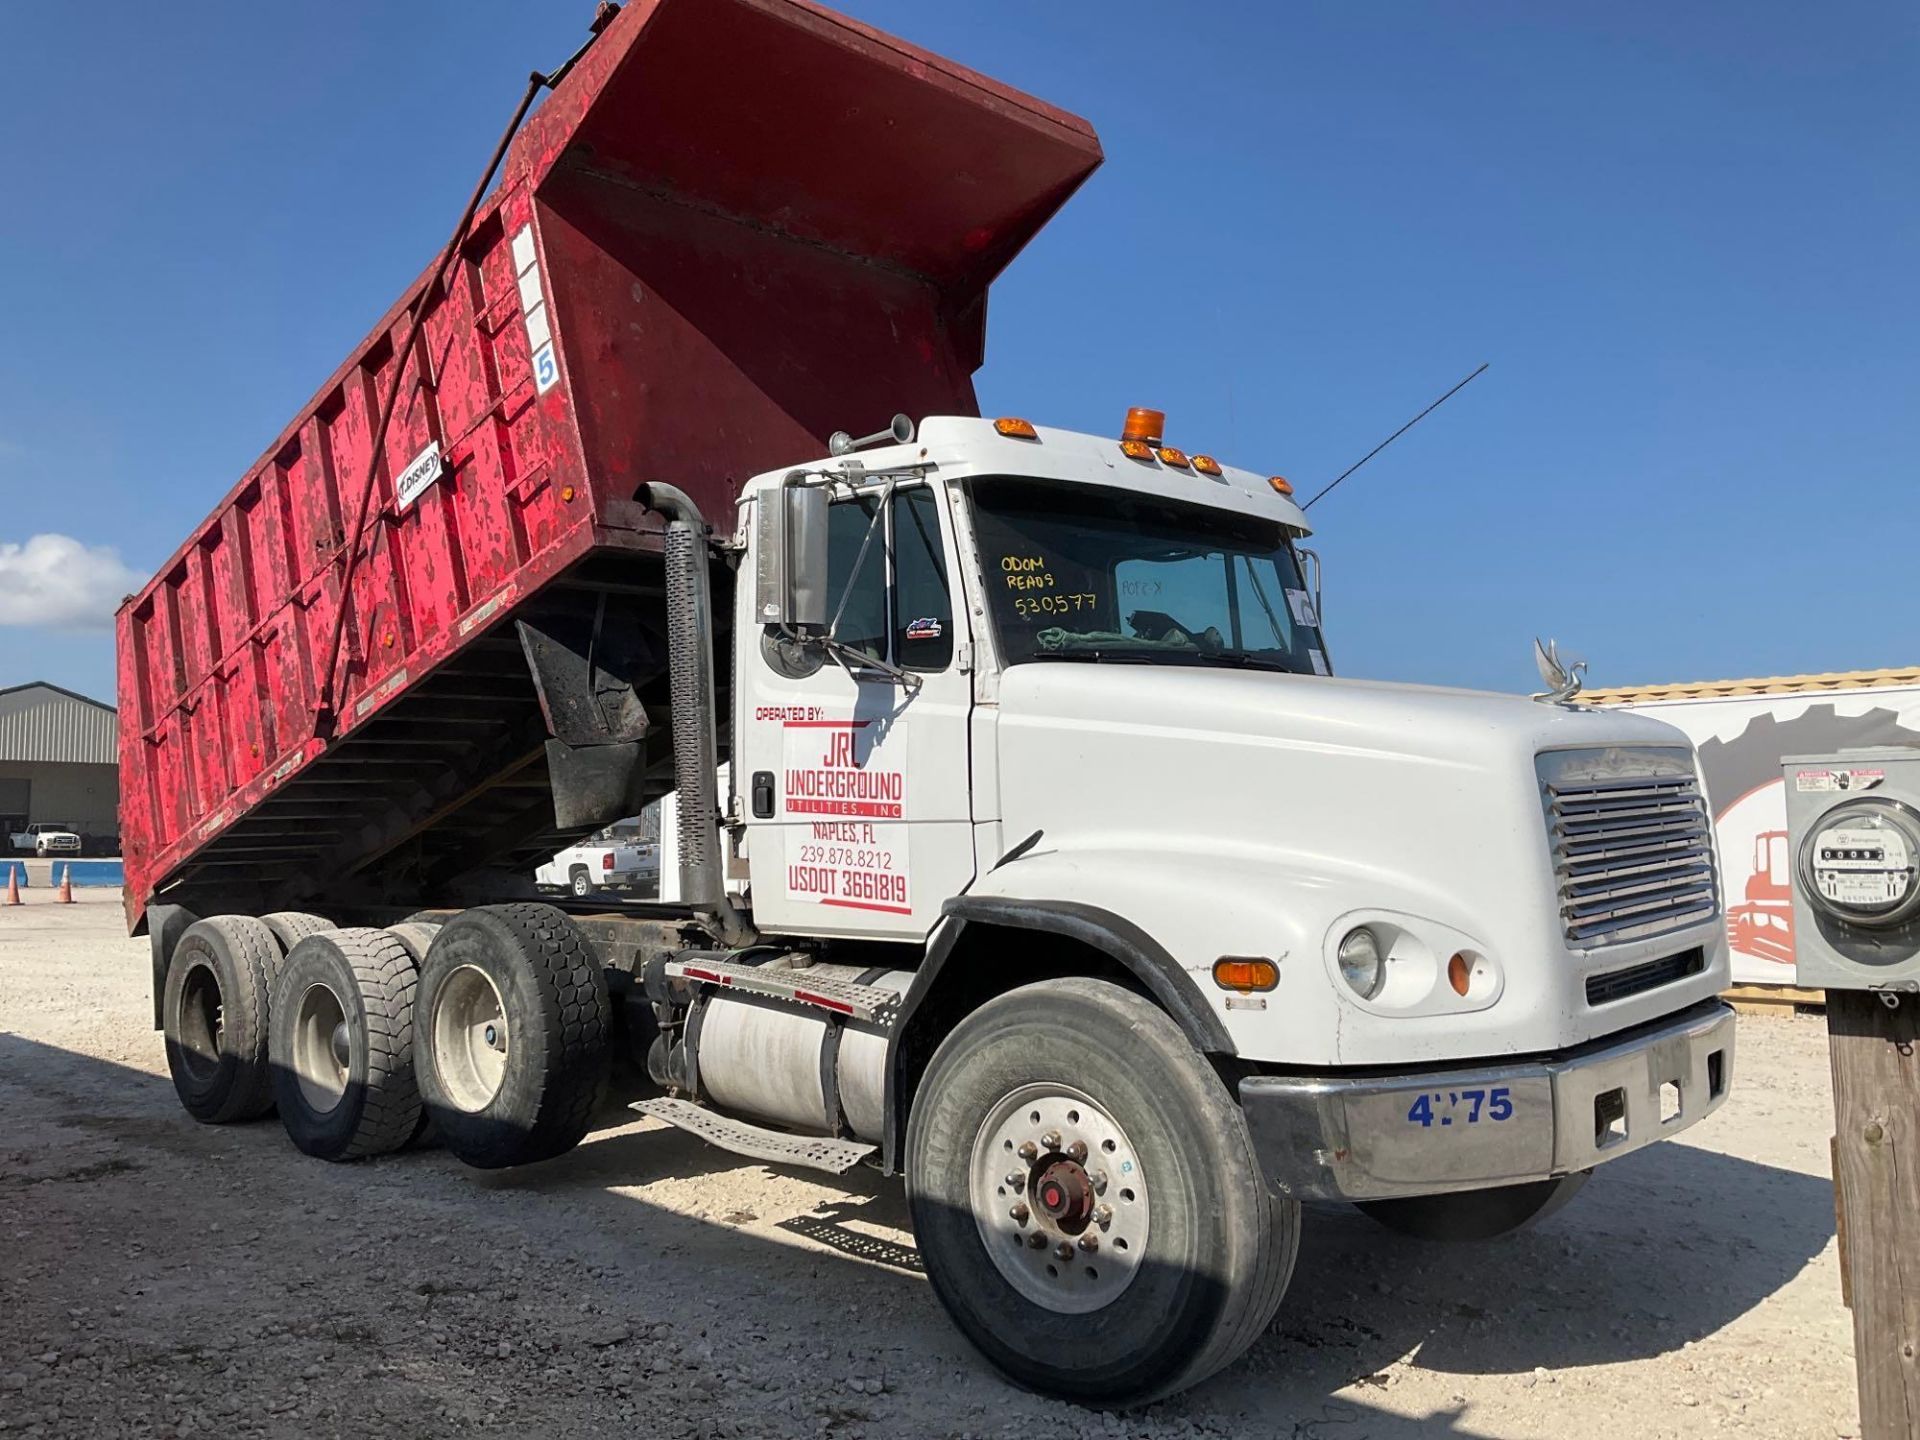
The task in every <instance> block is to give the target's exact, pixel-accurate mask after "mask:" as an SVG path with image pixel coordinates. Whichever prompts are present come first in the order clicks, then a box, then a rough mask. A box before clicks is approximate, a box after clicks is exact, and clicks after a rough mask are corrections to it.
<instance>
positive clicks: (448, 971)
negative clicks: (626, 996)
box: [415, 904, 610, 1170]
mask: <svg viewBox="0 0 1920 1440" xmlns="http://www.w3.org/2000/svg"><path fill="white" fill-rule="evenodd" d="M417 1004H418V1007H419V1016H420V1038H419V1045H418V1047H417V1054H416V1064H415V1070H416V1074H417V1076H418V1078H419V1082H420V1093H421V1096H422V1097H423V1098H424V1099H425V1101H426V1104H427V1109H428V1111H429V1113H430V1114H431V1115H432V1116H433V1123H434V1126H435V1128H436V1129H437V1130H438V1132H439V1134H440V1137H441V1139H442V1140H443V1141H444V1142H445V1144H446V1147H447V1148H448V1149H449V1150H451V1151H452V1152H453V1153H454V1154H455V1155H457V1156H458V1157H459V1158H460V1159H462V1160H464V1161H465V1162H466V1163H467V1164H469V1165H473V1166H477V1167H479V1168H481V1169H486V1170H493V1169H500V1168H502V1167H505V1166H509V1165H527V1164H531V1163H532V1162H534V1161H537V1160H548V1159H551V1158H553V1157H554V1156H555V1155H560V1154H563V1153H565V1152H566V1151H568V1150H571V1149H572V1148H573V1147H574V1146H575V1145H577V1144H579V1143H580V1141H581V1139H582V1137H584V1136H585V1134H586V1133H587V1126H588V1123H589V1122H590V1120H591V1119H592V1115H593V1107H594V1106H595V1104H597V1103H598V1101H599V1098H600V1095H601V1092H602V1090H603V1089H604V1087H605V1084H606V1076H607V1061H608V1048H609V1047H608V1039H607V1037H608V1027H609V1024H610V1014H609V1011H610V1006H609V1003H608V999H607V977H606V972H605V971H604V970H603V969H602V968H601V966H600V962H599V960H598V958H597V957H596V956H595V955H594V953H593V951H592V950H591V949H590V948H589V947H588V945H587V943H586V941H585V940H584V939H583V938H582V937H581V934H580V932H579V931H578V930H577V929H575V928H574V925H573V922H572V921H571V920H569V919H568V918H567V917H566V915H565V914H563V913H562V912H561V911H559V910H556V909H555V908H554V907H553V906H551V905H533V904H518V905H488V906H483V907H481V908H480V909H477V910H467V911H464V912H462V913H461V914H459V915H457V916H455V917H454V918H453V919H452V920H450V921H448V922H447V923H446V924H445V925H444V926H442V927H441V929H440V933H439V934H438V935H436V936H435V937H434V939H433V944H432V946H431V947H430V948H429V949H428V951H427V959H426V964H425V965H424V966H422V967H421V972H420V992H419V996H418V1001H417Z"/></svg>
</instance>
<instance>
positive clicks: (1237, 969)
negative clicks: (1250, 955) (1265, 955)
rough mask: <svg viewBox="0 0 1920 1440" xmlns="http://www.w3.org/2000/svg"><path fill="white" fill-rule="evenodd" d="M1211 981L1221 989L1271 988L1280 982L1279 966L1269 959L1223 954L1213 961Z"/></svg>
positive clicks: (1244, 990) (1243, 991) (1250, 989)
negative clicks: (1249, 958)
mask: <svg viewBox="0 0 1920 1440" xmlns="http://www.w3.org/2000/svg"><path fill="white" fill-rule="evenodd" d="M1213 983H1214V984H1216V985H1218V986H1219V987H1220V988H1221V989H1222V990H1238V991H1240V992H1241V993H1242V994H1245V993H1247V992H1248V991H1252V990H1271V989H1273V987H1274V986H1276V985H1278V984H1279V983H1280V967H1279V966H1278V965H1276V964H1274V963H1273V961H1271V960H1247V959H1243V958H1241V957H1239V956H1236V955H1223V956H1221V957H1220V958H1219V959H1218V960H1216V961H1214V962H1213Z"/></svg>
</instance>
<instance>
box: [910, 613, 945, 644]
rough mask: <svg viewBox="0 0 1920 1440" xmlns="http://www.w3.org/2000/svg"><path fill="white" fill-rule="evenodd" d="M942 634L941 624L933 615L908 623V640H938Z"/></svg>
mask: <svg viewBox="0 0 1920 1440" xmlns="http://www.w3.org/2000/svg"><path fill="white" fill-rule="evenodd" d="M940 634H941V625H940V622H939V621H938V620H936V619H934V617H933V616H931V615H928V616H925V617H924V618H922V619H919V620H910V621H908V622H907V639H909V640H938V639H939V638H940Z"/></svg>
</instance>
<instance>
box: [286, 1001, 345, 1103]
mask: <svg viewBox="0 0 1920 1440" xmlns="http://www.w3.org/2000/svg"><path fill="white" fill-rule="evenodd" d="M347 1040H348V1037H347V1014H346V1010H345V1009H344V1008H343V1007H342V1006H341V1004H340V997H339V996H338V995H336V994H334V993H333V991H331V990H329V989H328V988H327V987H326V986H325V985H309V986H308V987H307V989H306V993H305V994H303V995H302V996H301V997H300V1008H299V1010H298V1011H296V1012H295V1018H294V1022H293V1076H294V1079H295V1080H297V1081H298V1082H299V1085H300V1098H301V1099H303V1100H305V1101H306V1102H307V1104H308V1105H309V1106H310V1107H312V1109H313V1111H314V1113H315V1114H317V1115H324V1114H326V1113H327V1112H328V1111H329V1110H331V1109H333V1107H334V1106H336V1105H338V1104H339V1103H340V1097H341V1096H343V1095H345V1094H346V1093H347V1060H348V1057H349V1055H350V1054H351V1052H350V1051H349V1049H348V1044H347Z"/></svg>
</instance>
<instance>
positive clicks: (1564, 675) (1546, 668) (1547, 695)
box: [1527, 635, 1587, 705]
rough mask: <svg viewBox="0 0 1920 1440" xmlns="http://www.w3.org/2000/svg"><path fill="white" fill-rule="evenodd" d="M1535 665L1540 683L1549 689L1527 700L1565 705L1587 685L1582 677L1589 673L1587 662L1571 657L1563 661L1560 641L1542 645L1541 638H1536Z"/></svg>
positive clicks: (1534, 643) (1534, 645)
mask: <svg viewBox="0 0 1920 1440" xmlns="http://www.w3.org/2000/svg"><path fill="white" fill-rule="evenodd" d="M1533 664H1534V668H1535V669H1537V670H1538V671H1539V672H1540V682H1541V683H1542V684H1543V685H1545V686H1546V687H1547V688H1546V689H1545V690H1543V691H1541V692H1540V693H1539V694H1537V695H1530V696H1528V697H1527V698H1528V699H1530V700H1538V701H1539V702H1540V703H1541V704H1543V705H1564V704H1565V703H1566V702H1567V701H1569V700H1571V699H1573V697H1574V696H1576V695H1578V694H1579V693H1580V687H1581V685H1582V684H1584V683H1585V682H1584V681H1583V680H1582V679H1581V677H1582V676H1583V675H1585V674H1586V673H1587V662H1586V661H1584V660H1576V659H1574V658H1572V657H1571V656H1569V657H1568V658H1567V659H1566V660H1562V659H1561V658H1560V647H1559V642H1558V641H1554V640H1549V641H1547V643H1546V644H1545V645H1542V644H1541V643H1540V637H1539V636H1537V635H1536V636H1534V638H1533Z"/></svg>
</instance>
